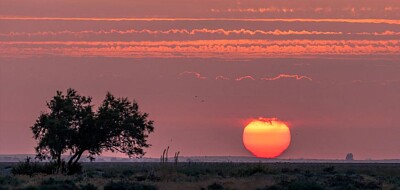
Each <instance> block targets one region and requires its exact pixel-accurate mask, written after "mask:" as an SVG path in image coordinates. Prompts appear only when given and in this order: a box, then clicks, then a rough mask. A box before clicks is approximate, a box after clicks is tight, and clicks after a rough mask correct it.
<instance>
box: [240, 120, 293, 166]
mask: <svg viewBox="0 0 400 190" xmlns="http://www.w3.org/2000/svg"><path fill="white" fill-rule="evenodd" d="M290 138H291V136H290V129H289V127H288V126H287V125H286V124H285V123H284V122H282V121H280V120H278V119H276V118H259V119H255V120H253V121H251V122H250V123H249V124H248V125H247V126H246V128H245V129H244V131H243V144H244V146H245V147H246V149H247V150H248V151H250V152H251V153H252V154H253V155H254V156H256V157H260V158H275V157H278V156H279V155H281V154H282V153H283V152H284V151H285V150H286V149H287V148H288V147H289V145H290Z"/></svg>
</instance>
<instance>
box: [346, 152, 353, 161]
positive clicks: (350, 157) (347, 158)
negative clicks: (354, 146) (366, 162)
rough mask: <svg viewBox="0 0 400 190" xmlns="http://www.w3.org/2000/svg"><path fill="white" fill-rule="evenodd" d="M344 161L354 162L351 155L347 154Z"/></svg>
mask: <svg viewBox="0 0 400 190" xmlns="http://www.w3.org/2000/svg"><path fill="white" fill-rule="evenodd" d="M346 160H347V161H353V160H354V156H353V153H348V154H347V155H346Z"/></svg>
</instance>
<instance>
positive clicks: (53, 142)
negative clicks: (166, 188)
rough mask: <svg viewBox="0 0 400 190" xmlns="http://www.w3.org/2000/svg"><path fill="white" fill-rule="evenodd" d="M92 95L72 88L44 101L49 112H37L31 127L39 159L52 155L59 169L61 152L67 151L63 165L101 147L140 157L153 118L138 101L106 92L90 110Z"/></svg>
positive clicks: (70, 166)
mask: <svg viewBox="0 0 400 190" xmlns="http://www.w3.org/2000/svg"><path fill="white" fill-rule="evenodd" d="M91 101H92V99H91V98H90V97H85V96H81V95H79V94H78V93H77V91H76V90H74V89H68V90H67V94H66V95H64V94H63V93H62V92H60V91H57V95H56V96H54V97H53V99H52V100H51V101H50V102H48V103H47V107H48V108H49V110H50V112H49V113H41V115H40V116H39V118H38V119H37V121H36V123H35V124H34V125H33V126H32V127H31V129H32V132H33V134H34V138H35V139H36V140H38V146H37V147H36V148H35V150H36V152H37V157H38V158H39V159H41V160H44V159H52V160H55V161H56V163H57V165H58V170H59V171H62V170H64V168H63V161H62V158H61V156H62V155H63V154H65V153H69V154H70V157H69V160H68V162H67V169H69V170H71V168H73V167H74V166H76V165H77V163H78V161H79V160H80V158H81V156H82V155H83V154H84V153H87V154H88V157H89V158H91V159H93V156H95V155H100V154H101V153H102V152H103V151H111V152H121V153H125V154H126V155H128V156H129V157H133V156H136V157H141V156H143V155H144V154H145V152H144V151H143V148H146V147H149V144H147V137H148V134H150V133H151V132H153V130H154V127H153V121H151V120H148V114H147V113H141V112H140V111H139V106H138V104H137V103H136V102H135V101H133V102H130V101H129V100H128V99H127V98H115V97H114V96H113V95H112V94H110V93H107V95H106V98H105V99H104V101H103V103H102V104H101V105H100V106H99V108H98V111H97V112H96V113H95V112H93V105H91Z"/></svg>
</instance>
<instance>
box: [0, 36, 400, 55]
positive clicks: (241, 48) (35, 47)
mask: <svg viewBox="0 0 400 190" xmlns="http://www.w3.org/2000/svg"><path fill="white" fill-rule="evenodd" d="M0 50H1V51H2V52H4V53H3V54H1V55H0V56H2V57H29V56H44V55H56V56H72V57H87V56H90V57H92V56H100V57H128V58H129V57H130V58H142V57H199V58H266V57H267V58H268V57H314V56H326V55H333V56H337V55H345V56H365V55H368V56H378V55H385V56H387V55H391V56H399V55H400V40H197V41H144V42H104V41H99V42H86V41H68V42H63V41H49V42H26V41H23V42H0Z"/></svg>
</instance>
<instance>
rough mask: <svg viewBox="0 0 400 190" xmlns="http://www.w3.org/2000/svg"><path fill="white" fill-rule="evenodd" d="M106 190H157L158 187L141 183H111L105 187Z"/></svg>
mask: <svg viewBox="0 0 400 190" xmlns="http://www.w3.org/2000/svg"><path fill="white" fill-rule="evenodd" d="M104 190H157V187H155V186H153V185H145V184H140V183H128V182H110V183H108V184H107V185H105V186H104Z"/></svg>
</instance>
